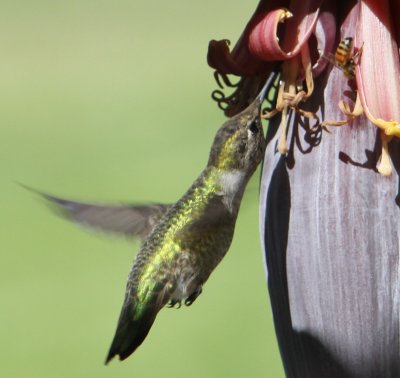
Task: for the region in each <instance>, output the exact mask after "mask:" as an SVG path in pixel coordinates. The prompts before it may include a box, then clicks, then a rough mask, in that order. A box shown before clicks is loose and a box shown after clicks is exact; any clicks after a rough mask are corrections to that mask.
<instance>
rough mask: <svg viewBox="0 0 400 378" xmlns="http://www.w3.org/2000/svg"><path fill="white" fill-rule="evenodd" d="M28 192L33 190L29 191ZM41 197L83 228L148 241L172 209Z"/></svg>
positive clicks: (44, 195) (159, 206) (159, 205)
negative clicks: (153, 230)
mask: <svg viewBox="0 0 400 378" xmlns="http://www.w3.org/2000/svg"><path fill="white" fill-rule="evenodd" d="M28 189H29V190H32V189H30V188H28ZM33 191H34V192H36V193H38V194H39V195H41V196H42V197H43V198H44V199H46V200H47V202H48V203H49V204H50V206H51V208H52V209H53V211H55V212H56V213H57V214H59V215H61V216H62V217H64V218H67V219H69V220H70V221H72V222H74V223H78V224H79V225H81V226H84V227H87V228H90V229H94V230H99V231H105V232H111V233H114V234H116V235H122V236H126V237H131V238H132V237H137V238H141V239H143V238H145V237H146V236H147V235H148V234H149V233H150V231H151V230H152V229H153V227H154V226H155V225H156V223H157V221H158V220H159V219H160V218H161V217H162V216H163V215H164V214H165V213H166V212H167V210H168V209H169V208H170V207H171V205H164V204H153V205H137V206H135V205H102V204H90V203H83V202H75V201H70V200H66V199H63V198H58V197H54V196H52V195H49V194H46V193H41V192H39V191H37V190H33Z"/></svg>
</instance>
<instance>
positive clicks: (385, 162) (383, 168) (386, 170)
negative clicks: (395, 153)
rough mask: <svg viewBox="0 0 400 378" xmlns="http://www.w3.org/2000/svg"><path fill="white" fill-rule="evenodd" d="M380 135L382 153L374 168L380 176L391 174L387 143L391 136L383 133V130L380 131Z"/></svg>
mask: <svg viewBox="0 0 400 378" xmlns="http://www.w3.org/2000/svg"><path fill="white" fill-rule="evenodd" d="M380 135H381V141H382V154H381V157H380V159H379V161H378V164H377V166H376V168H377V169H378V172H379V173H380V174H381V175H382V176H390V175H391V174H392V164H391V159H390V155H389V146H388V143H389V142H390V140H391V139H392V137H391V136H387V135H385V133H384V132H383V131H381V132H380Z"/></svg>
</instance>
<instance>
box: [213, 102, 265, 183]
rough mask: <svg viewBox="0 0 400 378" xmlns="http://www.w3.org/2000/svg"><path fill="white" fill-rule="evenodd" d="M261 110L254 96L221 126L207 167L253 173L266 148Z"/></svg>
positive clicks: (259, 103)
mask: <svg viewBox="0 0 400 378" xmlns="http://www.w3.org/2000/svg"><path fill="white" fill-rule="evenodd" d="M260 112H261V101H260V99H259V98H256V99H255V100H254V101H253V103H252V104H250V105H249V106H248V107H247V108H246V109H245V110H243V111H242V112H241V113H239V114H237V115H235V116H234V117H232V118H231V119H229V120H228V121H227V122H225V123H224V124H223V125H222V127H221V128H220V129H219V130H218V132H217V135H216V136H215V138H214V143H213V145H212V147H211V153H210V158H209V160H208V166H213V167H216V168H218V169H221V170H240V171H242V172H244V173H245V174H246V175H247V174H248V175H252V174H253V172H254V171H255V169H256V168H257V165H258V164H259V163H260V162H261V159H262V157H263V154H264V149H265V138H264V133H263V129H262V123H261V118H260Z"/></svg>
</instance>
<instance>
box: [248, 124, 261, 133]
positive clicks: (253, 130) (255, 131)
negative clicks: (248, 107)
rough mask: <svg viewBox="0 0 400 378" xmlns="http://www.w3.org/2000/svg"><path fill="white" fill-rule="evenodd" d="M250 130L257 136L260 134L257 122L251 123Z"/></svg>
mask: <svg viewBox="0 0 400 378" xmlns="http://www.w3.org/2000/svg"><path fill="white" fill-rule="evenodd" d="M248 127H249V130H250V131H251V132H252V133H253V134H256V133H258V130H259V127H258V124H257V122H256V121H253V122H252V123H250V125H249V126H248Z"/></svg>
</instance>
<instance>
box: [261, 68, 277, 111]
mask: <svg viewBox="0 0 400 378" xmlns="http://www.w3.org/2000/svg"><path fill="white" fill-rule="evenodd" d="M279 75H280V73H279V72H277V71H272V72H271V74H270V75H269V76H268V78H267V81H266V82H265V84H264V87H263V88H262V89H261V92H260V94H259V95H258V96H257V100H258V101H259V102H260V104H262V102H263V101H264V99H265V96H266V94H267V93H268V92H269V90H270V89H271V87H273V85H274V83H275V81H276V78H277V77H278V76H279Z"/></svg>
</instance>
